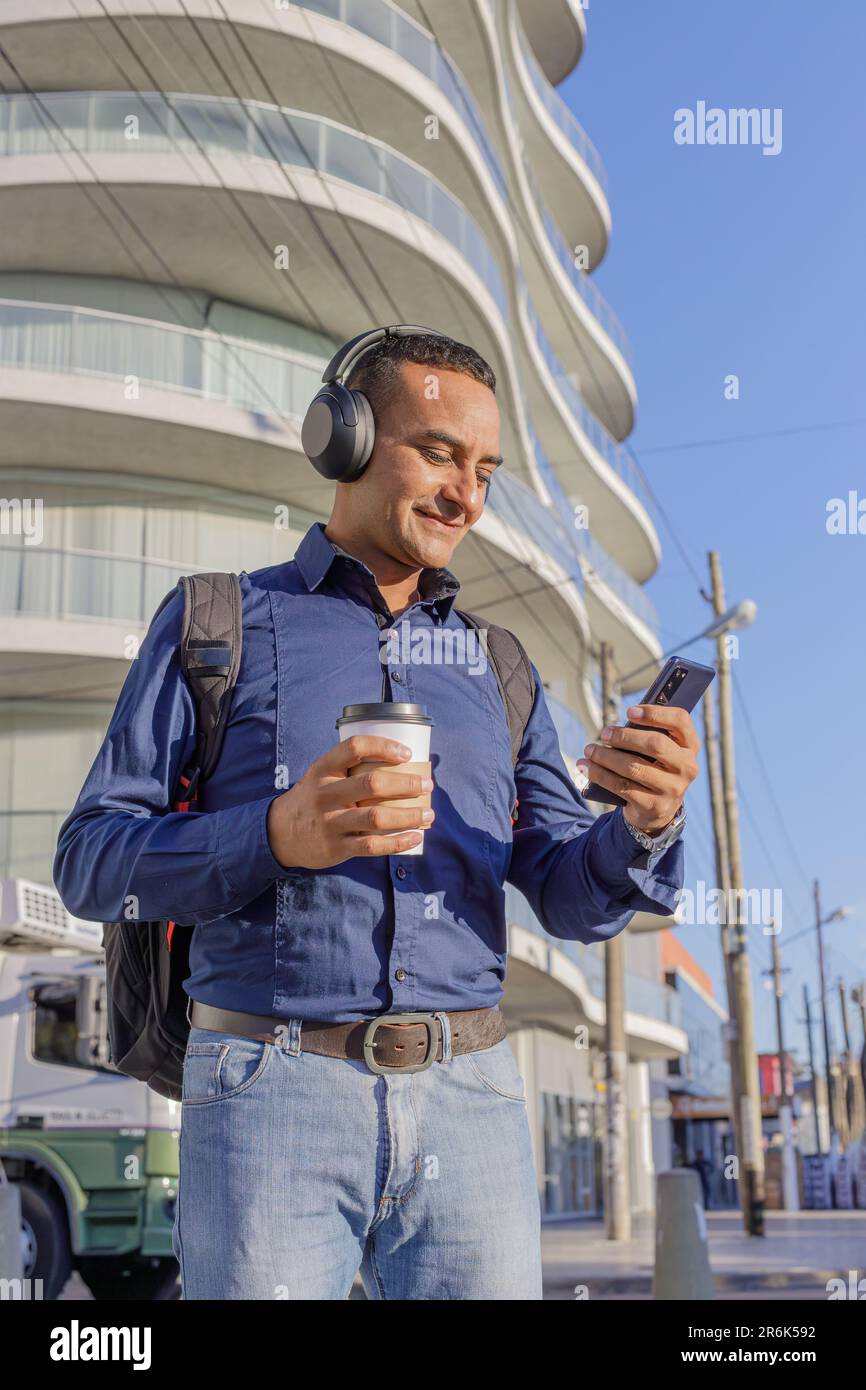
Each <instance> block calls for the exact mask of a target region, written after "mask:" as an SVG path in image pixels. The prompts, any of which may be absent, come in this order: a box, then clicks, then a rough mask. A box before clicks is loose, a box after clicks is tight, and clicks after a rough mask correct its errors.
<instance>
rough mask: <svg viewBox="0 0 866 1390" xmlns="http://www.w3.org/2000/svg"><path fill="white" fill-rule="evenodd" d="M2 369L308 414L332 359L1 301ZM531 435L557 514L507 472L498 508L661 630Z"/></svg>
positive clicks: (577, 576) (495, 498)
mask: <svg viewBox="0 0 866 1390" xmlns="http://www.w3.org/2000/svg"><path fill="white" fill-rule="evenodd" d="M0 365H3V366H9V367H28V368H31V369H35V370H40V371H57V372H69V373H73V374H82V375H87V376H106V377H117V376H118V375H120V376H130V375H132V376H136V377H137V378H138V379H139V380H140V381H141V382H143V383H149V384H151V385H154V386H161V387H168V388H169V389H171V390H179V391H183V392H188V393H191V394H194V395H198V396H202V397H205V398H207V399H210V400H221V401H225V402H226V403H228V404H230V405H234V406H237V407H238V408H240V409H245V410H252V411H256V412H262V411H264V412H272V411H275V412H276V413H278V414H279V415H281V416H286V417H294V418H299V417H301V416H303V414H304V412H305V410H306V408H307V405H308V404H309V402H310V400H311V399H312V397H313V396H314V395H315V393H316V391H317V390H318V388H319V384H320V380H321V371H322V365H323V363H322V362H320V361H316V360H314V359H311V358H307V357H304V356H303V354H293V353H292V352H291V351H290V350H289V349H276V348H269V347H257V346H252V345H251V344H249V343H248V342H246V341H242V340H240V339H232V338H225V337H220V336H218V335H217V334H215V333H213V332H210V331H209V330H207V329H193V328H185V327H182V326H180V325H175V324H165V323H159V322H155V321H152V320H148V319H140V318H133V317H131V316H129V315H124V314H114V313H110V312H108V311H106V310H101V309H82V308H72V307H69V306H66V305H61V304H45V303H40V302H39V301H35V300H13V299H0ZM530 436H531V438H532V442H533V446H534V450H535V456H536V459H537V461H538V465H539V468H540V470H541V472H542V474H543V476H544V480H545V484H546V486H547V488H548V490H549V492H550V493H551V496H552V497H553V500H554V509H553V510H551V509H550V508H548V507H546V506H545V505H544V503H543V502H542V501H541V499H540V498H539V497H538V496H536V494H535V493H534V492H533V491H532V490H531V489H530V488H528V487H527V486H526V485H525V484H523V483H521V482H520V481H519V479H517V478H514V477H512V476H511V475H510V474H509V473H507V472H505V471H503V472H501V473H499V474H497V476H496V477H495V479H494V481H493V483H492V484H491V488H490V500H489V503H488V505H489V507H490V510H491V511H492V512H493V513H494V514H495V515H498V516H500V517H501V519H502V520H503V521H505V522H507V523H509V524H510V525H512V526H515V527H517V528H518V529H520V530H522V531H523V532H525V534H526V535H528V536H529V537H530V538H531V539H532V540H534V541H535V542H536V543H537V544H538V545H539V546H540V547H541V549H542V550H544V551H546V552H547V553H548V554H550V555H552V556H553V557H554V558H555V559H556V560H557V562H558V563H559V564H560V565H561V566H562V567H563V569H565V571H566V573H568V574H569V575H570V576H571V577H572V578H573V580H574V582H575V584H576V585H577V586H578V588H579V590H580V591H581V592H582V591H583V579H584V576H583V570H582V569H581V566H580V563H579V557H580V556H585V558H586V559H588V560H589V562H590V563H591V564H592V565H593V568H595V569H596V570H598V572H599V574H600V575H601V577H602V578H603V579H604V581H605V583H607V584H608V585H609V586H610V588H612V589H613V590H614V592H616V593H617V594H618V595H619V596H620V597H621V598H622V599H623V601H624V602H625V603H626V604H627V605H628V606H629V607H630V608H632V609H633V610H634V611H635V612H636V613H638V614H639V616H640V617H642V618H643V620H644V621H645V622H647V623H648V625H649V626H650V627H651V628H652V630H653V631H656V630H657V627H658V619H657V616H656V614H655V610H654V608H653V606H652V604H651V602H650V600H649V599H648V598H647V595H646V594H645V593H644V591H643V590H642V589H641V587H640V585H638V584H636V583H635V582H634V580H633V579H631V578H630V576H628V575H627V574H625V572H624V571H622V570H621V569H620V568H619V566H618V565H617V564H616V562H615V561H614V560H613V559H611V557H610V556H608V555H607V553H606V552H605V551H604V550H603V548H602V547H601V546H600V545H599V544H598V542H597V541H596V540H595V539H594V538H593V537H591V536H589V534H588V532H586V531H577V530H576V529H575V527H574V512H573V509H572V508H571V505H570V503H569V502H568V499H567V498H566V497H565V494H564V493H563V491H562V485H561V483H560V482H559V479H558V478H557V476H556V474H555V472H554V470H553V468H552V466H551V464H550V462H549V460H548V459H547V456H546V455H545V453H544V450H543V449H542V447H541V444H540V441H539V440H538V438H537V436H536V435H535V433H534V431H532V430H531V429H530ZM118 616H121V615H118ZM122 616H124V617H132V614H127V613H124V614H123V615H122Z"/></svg>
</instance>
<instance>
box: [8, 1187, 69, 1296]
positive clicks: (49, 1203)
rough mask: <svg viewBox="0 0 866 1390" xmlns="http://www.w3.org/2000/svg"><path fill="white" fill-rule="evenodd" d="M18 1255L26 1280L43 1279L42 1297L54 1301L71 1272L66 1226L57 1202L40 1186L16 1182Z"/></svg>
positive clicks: (67, 1227)
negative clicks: (18, 1201) (19, 1230)
mask: <svg viewBox="0 0 866 1390" xmlns="http://www.w3.org/2000/svg"><path fill="white" fill-rule="evenodd" d="M18 1190H19V1192H20V1193H21V1254H22V1261H23V1264H24V1278H25V1279H41V1280H42V1297H43V1298H44V1299H46V1300H47V1301H49V1302H50V1301H52V1300H53V1299H55V1298H57V1296H58V1294H59V1293H60V1292H61V1290H62V1288H63V1286H64V1284H65V1283H66V1281H67V1279H68V1278H69V1276H70V1274H71V1273H72V1252H71V1250H70V1248H69V1226H68V1225H67V1221H66V1213H65V1211H64V1210H63V1208H62V1207H61V1206H60V1204H59V1202H57V1201H55V1199H54V1198H53V1197H52V1196H51V1195H50V1194H49V1193H48V1192H45V1191H44V1190H43V1189H42V1188H41V1187H34V1186H33V1185H32V1184H31V1183H29V1182H19V1183H18Z"/></svg>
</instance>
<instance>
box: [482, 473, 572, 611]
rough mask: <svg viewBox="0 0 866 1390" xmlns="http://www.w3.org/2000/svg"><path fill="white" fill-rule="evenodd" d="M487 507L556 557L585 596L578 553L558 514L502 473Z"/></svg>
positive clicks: (489, 497) (546, 552)
mask: <svg viewBox="0 0 866 1390" xmlns="http://www.w3.org/2000/svg"><path fill="white" fill-rule="evenodd" d="M487 506H488V508H489V509H490V511H491V512H493V514H494V515H495V516H498V517H499V518H500V520H502V521H504V522H505V523H506V524H507V525H509V526H513V527H515V528H516V529H517V530H519V531H521V532H523V533H524V534H525V535H527V536H528V537H529V538H530V540H533V541H535V543H536V545H538V546H539V547H540V548H541V550H543V551H544V552H545V554H547V555H550V556H552V557H553V559H554V560H556V561H557V563H558V564H559V565H561V566H562V568H563V569H564V570H565V572H566V573H567V574H568V575H569V577H570V578H571V579H572V580H573V581H574V583H575V584H576V586H577V588H578V589H579V591H580V592H581V593H583V589H584V579H583V570H582V569H581V567H580V562H579V558H578V553H577V550H576V548H575V546H574V545H573V544H572V543H571V541H570V538H569V536H568V534H567V533H566V532H565V531H564V529H563V527H562V526H561V525H560V523H559V521H558V520H557V518H556V516H555V514H554V513H553V512H552V511H551V510H550V509H549V508H548V507H545V505H544V503H543V502H542V500H541V498H540V497H538V496H537V495H536V494H535V493H534V492H533V491H532V490H531V488H528V487H527V486H526V484H525V483H522V482H521V481H520V479H519V478H515V477H513V476H512V475H511V474H510V473H508V472H506V471H505V470H504V469H500V470H498V471H497V473H496V474H495V476H494V478H493V481H492V482H491V484H490V491H489V495H488V499H487Z"/></svg>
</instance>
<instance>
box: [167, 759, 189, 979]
mask: <svg viewBox="0 0 866 1390" xmlns="http://www.w3.org/2000/svg"><path fill="white" fill-rule="evenodd" d="M178 780H179V781H180V783H181V786H184V787H188V786H189V781H190V779H189V778H188V777H184V775H183V773H181V775H180V777H179V779H178ZM193 799H195V798H193ZM191 805H192V802H191V801H176V802H175V803H174V806H173V807H172V810H173V811H188V810H189V808H190V806H191ZM174 925H175V924H174V922H169V924H168V930H167V932H166V934H165V944H166V946H167V948H168V950H169V951H170V950H171V938H172V937H173V936H174Z"/></svg>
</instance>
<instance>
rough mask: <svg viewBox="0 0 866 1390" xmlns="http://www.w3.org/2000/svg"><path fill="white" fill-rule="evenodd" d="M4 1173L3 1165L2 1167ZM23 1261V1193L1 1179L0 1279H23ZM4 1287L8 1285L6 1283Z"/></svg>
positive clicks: (0, 1169)
mask: <svg viewBox="0 0 866 1390" xmlns="http://www.w3.org/2000/svg"><path fill="white" fill-rule="evenodd" d="M0 1173H2V1167H0ZM23 1275H24V1267H23V1264H22V1262H21V1193H20V1191H19V1190H18V1187H17V1186H16V1184H15V1183H12V1182H7V1181H6V1180H5V1176H4V1178H3V1179H2V1180H0V1279H16V1280H18V1282H19V1284H20V1282H21V1281H22V1279H23ZM3 1287H4V1288H5V1287H6V1285H5V1284H4V1286H3Z"/></svg>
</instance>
